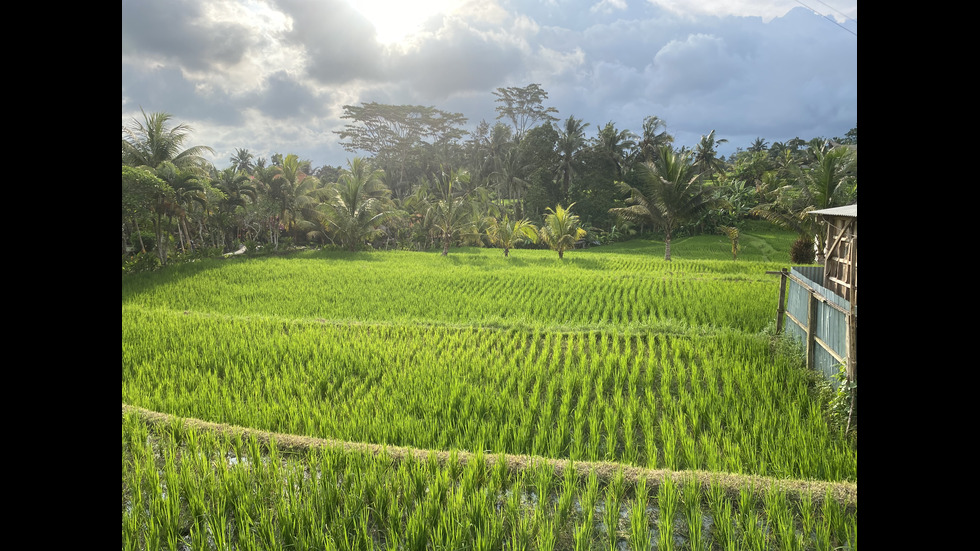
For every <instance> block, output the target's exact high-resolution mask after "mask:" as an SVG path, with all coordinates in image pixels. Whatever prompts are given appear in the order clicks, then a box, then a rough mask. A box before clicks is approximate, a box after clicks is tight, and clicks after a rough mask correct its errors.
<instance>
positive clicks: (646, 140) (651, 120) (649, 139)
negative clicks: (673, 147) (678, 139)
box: [638, 115, 674, 163]
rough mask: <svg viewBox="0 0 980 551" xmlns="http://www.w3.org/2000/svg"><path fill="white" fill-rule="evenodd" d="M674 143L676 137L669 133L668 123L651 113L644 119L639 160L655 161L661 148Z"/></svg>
mask: <svg viewBox="0 0 980 551" xmlns="http://www.w3.org/2000/svg"><path fill="white" fill-rule="evenodd" d="M672 143H674V137H673V136H671V135H670V134H668V133H667V123H665V122H664V121H663V120H662V119H661V118H660V117H658V116H656V115H651V116H649V117H646V118H645V119H643V136H642V137H641V138H640V143H639V144H638V147H639V153H638V157H639V159H638V160H639V161H640V162H651V163H652V162H654V161H656V159H657V156H658V155H659V154H660V148H661V147H663V146H665V145H670V144H672Z"/></svg>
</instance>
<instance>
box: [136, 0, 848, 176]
mask: <svg viewBox="0 0 980 551" xmlns="http://www.w3.org/2000/svg"><path fill="white" fill-rule="evenodd" d="M532 83H534V84H538V85H540V86H541V88H542V89H544V91H545V92H547V93H548V98H547V99H546V100H545V101H544V106H545V107H554V108H555V109H557V110H558V113H557V116H558V117H559V119H561V120H564V119H566V118H568V117H569V116H574V117H575V118H576V119H582V120H583V121H584V122H585V123H588V124H589V126H588V127H586V137H587V138H591V137H594V136H595V135H596V134H597V133H598V130H599V129H600V128H601V127H603V126H605V125H606V123H608V122H613V123H614V125H615V126H616V129H617V130H623V129H627V130H631V131H633V132H636V133H640V132H641V129H642V124H643V120H644V118H646V117H648V116H657V117H659V118H660V119H661V120H662V121H664V122H665V123H666V130H667V132H668V133H670V134H671V135H673V136H674V138H675V140H674V145H675V146H677V147H680V146H688V147H691V148H693V147H694V146H695V145H696V144H697V143H698V141H699V140H700V138H701V136H703V135H706V134H708V133H709V132H711V131H712V130H714V131H715V138H716V139H718V140H727V142H726V143H723V144H720V145H719V147H718V151H719V153H720V154H722V155H726V156H727V155H731V154H732V153H734V152H735V150H736V148H741V149H747V148H748V147H749V146H750V145H752V143H753V142H754V141H755V140H756V138H762V139H763V140H765V141H766V142H767V143H769V144H771V143H772V142H775V141H780V142H785V141H788V140H790V139H793V138H795V137H799V138H802V139H804V140H809V139H811V138H815V137H824V138H832V137H842V136H844V134H846V133H847V131H848V130H850V129H851V128H855V127H857V0H826V1H823V0H427V1H425V0H422V1H416V0H167V1H165V2H161V1H159V0H123V1H122V124H123V126H124V127H127V126H130V125H132V124H133V123H134V121H139V122H142V121H143V115H142V112H141V110H142V111H144V112H146V113H158V112H165V113H168V114H170V115H171V116H172V119H171V121H172V123H173V124H174V125H176V124H185V125H187V126H188V127H190V128H191V132H190V135H189V136H188V139H187V142H186V143H185V146H187V147H189V146H192V145H206V146H210V147H211V148H213V149H214V151H215V153H214V155H213V157H212V158H211V159H210V160H211V161H212V163H213V164H214V165H215V166H216V167H217V168H219V169H223V168H227V167H229V166H231V161H230V158H231V156H232V155H234V154H235V151H236V150H237V149H247V150H248V151H249V152H250V153H252V154H253V155H254V156H255V157H256V158H258V157H265V158H266V159H267V160H269V159H271V157H272V154H274V153H281V154H283V155H287V154H290V153H294V154H296V155H297V156H299V157H300V159H304V160H309V161H311V163H312V165H313V166H314V167H319V166H323V165H331V166H346V164H347V161H348V160H349V159H351V158H353V157H355V156H358V155H361V156H364V155H365V153H364V152H356V153H352V152H348V151H345V150H344V149H343V147H342V146H341V145H340V138H339V136H338V135H337V134H336V133H335V132H336V131H338V130H341V129H342V128H343V127H344V125H345V124H346V123H347V122H348V121H347V120H344V119H342V118H341V117H342V116H343V114H344V109H343V106H344V105H360V104H361V103H369V102H377V103H382V104H394V105H422V106H427V107H435V108H436V109H440V110H442V111H448V112H453V113H461V114H462V115H463V116H465V117H466V118H467V119H468V122H467V125H466V129H467V130H475V129H476V126H477V125H478V124H479V123H480V122H481V121H482V120H486V121H487V122H490V123H491V124H492V123H494V122H495V121H496V117H497V112H496V111H495V107H496V106H498V105H499V103H495V101H494V100H495V96H494V95H493V92H494V91H495V90H496V89H497V88H504V87H524V86H527V85H529V84H532ZM503 122H506V120H504V121H503Z"/></svg>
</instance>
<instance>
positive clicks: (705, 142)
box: [694, 130, 728, 180]
mask: <svg viewBox="0 0 980 551" xmlns="http://www.w3.org/2000/svg"><path fill="white" fill-rule="evenodd" d="M727 142H728V140H725V139H721V140H716V139H715V131H714V130H712V131H711V132H708V135H707V136H701V141H700V142H698V145H697V146H696V147H695V148H694V168H695V171H696V172H697V173H698V175H700V176H701V177H702V178H703V179H705V180H710V179H711V177H712V176H714V175H715V173H717V172H723V171H724V170H725V162H724V161H722V160H721V159H720V158H718V151H717V149H716V148H717V146H718V145H720V144H723V143H727Z"/></svg>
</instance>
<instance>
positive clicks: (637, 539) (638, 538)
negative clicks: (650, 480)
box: [629, 478, 653, 551]
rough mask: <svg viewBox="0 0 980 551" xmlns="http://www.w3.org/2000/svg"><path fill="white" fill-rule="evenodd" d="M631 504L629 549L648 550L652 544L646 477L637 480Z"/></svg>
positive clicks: (635, 550)
mask: <svg viewBox="0 0 980 551" xmlns="http://www.w3.org/2000/svg"><path fill="white" fill-rule="evenodd" d="M635 494H636V495H635V497H634V499H633V506H632V507H630V513H629V518H630V537H629V541H630V549H632V550H634V551H649V550H650V546H651V545H653V539H652V537H651V535H650V519H649V516H648V515H647V499H648V496H647V479H646V478H641V479H640V480H639V481H637V484H636V490H635Z"/></svg>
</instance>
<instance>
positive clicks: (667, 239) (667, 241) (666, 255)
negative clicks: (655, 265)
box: [664, 232, 670, 262]
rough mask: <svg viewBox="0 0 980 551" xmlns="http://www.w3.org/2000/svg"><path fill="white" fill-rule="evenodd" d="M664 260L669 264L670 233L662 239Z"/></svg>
mask: <svg viewBox="0 0 980 551" xmlns="http://www.w3.org/2000/svg"><path fill="white" fill-rule="evenodd" d="M664 260H666V261H667V262H670V233H669V232H668V233H667V236H666V237H665V238H664Z"/></svg>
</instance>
